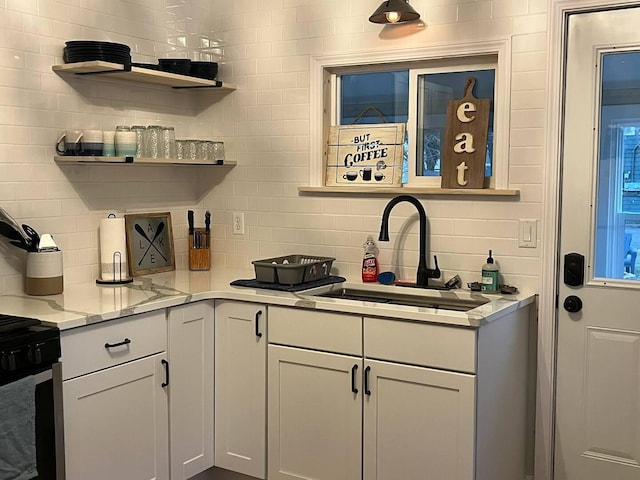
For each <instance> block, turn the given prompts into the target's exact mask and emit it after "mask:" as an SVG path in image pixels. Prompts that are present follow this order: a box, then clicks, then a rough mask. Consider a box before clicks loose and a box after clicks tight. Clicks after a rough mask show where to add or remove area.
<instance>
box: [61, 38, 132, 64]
mask: <svg viewBox="0 0 640 480" xmlns="http://www.w3.org/2000/svg"><path fill="white" fill-rule="evenodd" d="M65 44H66V47H65V48H64V51H63V55H62V58H63V60H64V62H65V63H77V62H91V61H93V60H102V61H104V62H110V63H119V64H121V65H124V66H125V68H130V67H131V48H130V47H129V46H128V45H124V44H122V43H114V42H99V41H93V40H70V41H68V42H65Z"/></svg>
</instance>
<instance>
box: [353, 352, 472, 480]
mask: <svg viewBox="0 0 640 480" xmlns="http://www.w3.org/2000/svg"><path fill="white" fill-rule="evenodd" d="M364 367H365V370H364V375H365V379H364V382H365V385H366V388H365V389H364V390H367V391H369V392H370V393H368V394H367V393H366V392H365V395H364V473H365V474H364V478H365V479H366V480H397V479H398V478H402V480H424V479H425V478H435V479H438V480H473V478H474V469H473V465H474V461H473V459H474V438H475V428H474V420H475V376H473V375H467V374H461V373H454V372H446V371H441V370H433V369H429V368H422V367H414V366H409V365H400V364H395V363H387V362H378V361H372V360H365V362H364Z"/></svg>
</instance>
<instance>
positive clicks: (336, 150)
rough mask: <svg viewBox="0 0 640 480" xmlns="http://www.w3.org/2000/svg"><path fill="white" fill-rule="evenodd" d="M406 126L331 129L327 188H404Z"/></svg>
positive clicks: (361, 126) (346, 126)
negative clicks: (402, 185) (403, 170)
mask: <svg viewBox="0 0 640 480" xmlns="http://www.w3.org/2000/svg"><path fill="white" fill-rule="evenodd" d="M405 129H406V125H405V124H404V123H381V124H374V125H371V124H367V125H339V126H333V127H329V138H328V140H327V155H326V176H325V186H328V187H335V186H345V187H349V186H352V185H358V186H365V185H366V186H370V187H390V186H400V185H401V184H402V161H403V158H404V135H405Z"/></svg>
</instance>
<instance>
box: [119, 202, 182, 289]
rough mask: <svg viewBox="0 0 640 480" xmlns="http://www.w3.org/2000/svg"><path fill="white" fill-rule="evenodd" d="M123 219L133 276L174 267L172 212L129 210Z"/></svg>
mask: <svg viewBox="0 0 640 480" xmlns="http://www.w3.org/2000/svg"><path fill="white" fill-rule="evenodd" d="M124 221H125V229H126V231H127V253H128V255H129V270H130V273H131V276H132V277H135V276H137V275H146V274H149V273H158V272H167V271H169V270H175V255H174V251H173V232H172V230H171V213H170V212H164V213H135V214H127V215H125V216H124Z"/></svg>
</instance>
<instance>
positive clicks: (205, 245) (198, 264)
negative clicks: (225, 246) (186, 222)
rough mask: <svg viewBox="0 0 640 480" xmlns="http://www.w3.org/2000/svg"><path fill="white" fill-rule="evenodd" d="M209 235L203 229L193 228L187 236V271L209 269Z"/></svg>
mask: <svg viewBox="0 0 640 480" xmlns="http://www.w3.org/2000/svg"><path fill="white" fill-rule="evenodd" d="M210 244H211V233H209V234H208V235H207V233H206V231H205V229H204V228H194V229H193V234H192V235H189V270H194V271H197V270H209V269H211V252H210V248H209V247H210Z"/></svg>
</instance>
